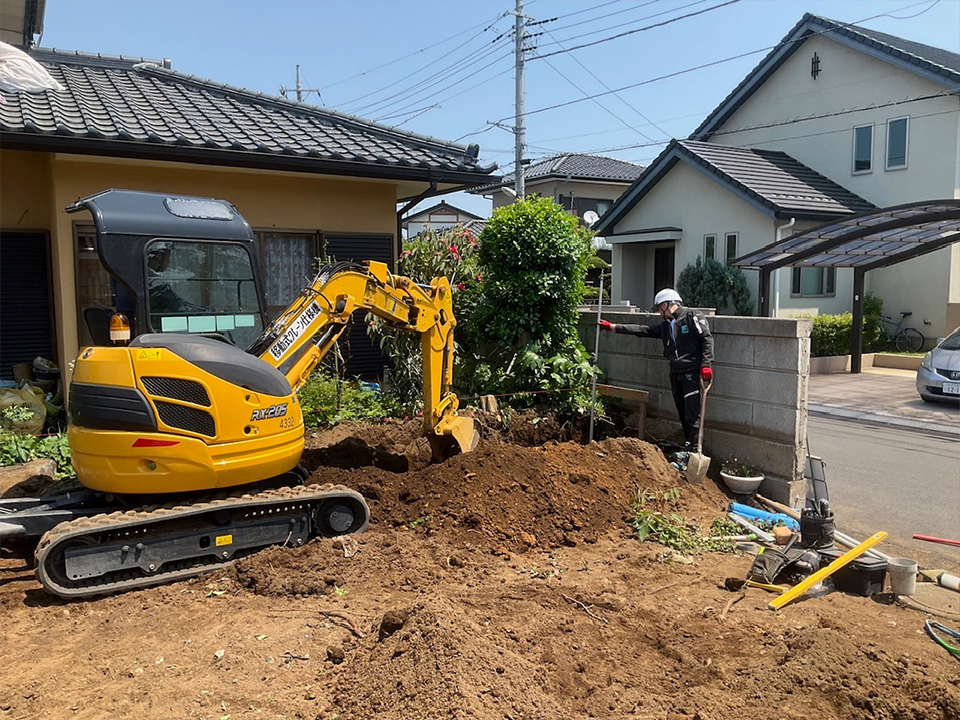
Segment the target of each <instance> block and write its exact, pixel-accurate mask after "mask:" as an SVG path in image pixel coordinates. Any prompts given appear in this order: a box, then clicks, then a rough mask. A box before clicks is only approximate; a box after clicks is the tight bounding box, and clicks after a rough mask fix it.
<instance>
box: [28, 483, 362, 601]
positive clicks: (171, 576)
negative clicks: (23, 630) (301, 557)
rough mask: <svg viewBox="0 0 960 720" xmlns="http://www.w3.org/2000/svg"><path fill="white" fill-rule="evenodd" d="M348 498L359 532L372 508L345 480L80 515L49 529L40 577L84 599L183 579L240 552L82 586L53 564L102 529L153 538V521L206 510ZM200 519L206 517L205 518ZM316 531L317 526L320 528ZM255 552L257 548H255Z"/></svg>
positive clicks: (50, 587)
mask: <svg viewBox="0 0 960 720" xmlns="http://www.w3.org/2000/svg"><path fill="white" fill-rule="evenodd" d="M337 500H340V501H347V502H350V504H351V505H354V506H355V507H359V508H361V509H362V516H360V517H358V518H357V520H356V522H355V523H354V526H353V527H352V528H351V529H350V530H349V531H348V532H349V533H359V532H363V531H364V530H366V529H367V525H368V522H369V517H370V510H369V508H368V507H367V504H366V502H365V501H364V499H363V496H362V495H360V494H359V493H358V492H356V491H355V490H351V489H350V488H347V487H344V486H342V485H331V484H326V485H306V486H298V487H283V488H277V489H271V490H263V491H260V492H256V493H244V494H239V493H238V494H234V495H226V496H214V497H210V498H209V499H207V500H200V501H196V502H190V503H171V504H169V505H154V506H145V507H141V508H137V509H134V510H127V511H117V512H111V513H105V514H102V515H92V516H90V517H85V518H78V519H77V520H71V521H69V522H64V523H61V524H60V525H57V526H56V527H55V528H53V529H52V530H50V531H49V532H47V533H46V534H45V535H44V536H43V537H42V538H41V539H40V543H39V544H38V545H37V550H36V554H35V559H36V574H37V579H38V580H39V581H40V582H41V584H42V585H43V587H44V588H45V589H46V590H47V591H48V592H50V593H53V594H54V595H59V596H61V597H65V598H81V597H89V596H93V595H104V594H109V593H115V592H123V591H125V590H132V589H134V588H142V587H148V586H151V585H160V584H163V583H168V582H173V581H176V580H183V579H185V578H190V577H194V576H196V575H200V574H203V573H206V572H210V571H211V570H216V569H217V568H221V567H224V566H225V565H228V564H230V563H231V562H232V561H233V560H235V559H236V558H237V557H238V556H232V557H230V558H229V559H226V560H223V561H221V562H207V563H204V564H197V565H193V566H190V567H180V568H173V569H171V570H167V571H165V570H163V569H162V568H161V570H160V571H158V572H155V573H151V574H149V575H134V576H132V577H129V578H125V579H121V580H114V581H109V582H102V583H96V582H93V583H91V582H89V581H87V582H86V583H85V584H83V585H82V586H76V587H71V586H66V585H63V584H62V583H61V582H60V581H59V580H58V579H57V577H56V576H57V575H58V574H59V573H57V572H56V571H54V570H52V568H51V567H49V566H48V563H57V562H59V556H60V553H59V550H60V548H61V547H65V546H66V544H68V543H70V542H74V541H77V540H83V539H84V538H91V539H95V538H96V536H98V535H101V534H102V533H116V532H118V531H119V532H131V531H132V532H139V533H140V538H147V539H149V537H150V535H149V526H150V525H151V524H154V523H160V522H167V521H170V520H177V519H180V518H190V517H192V516H200V515H203V514H205V513H210V514H212V513H216V512H218V511H221V510H229V511H238V510H239V511H241V512H243V511H244V510H248V509H249V510H250V511H252V512H259V511H263V510H267V511H270V510H276V511H282V510H284V509H301V510H303V509H306V508H307V507H308V506H310V505H314V506H319V505H322V504H324V503H326V502H329V501H337ZM197 519H200V518H199V517H198V518H197ZM314 530H315V531H316V529H314ZM251 552H255V551H251Z"/></svg>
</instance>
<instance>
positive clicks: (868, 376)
mask: <svg viewBox="0 0 960 720" xmlns="http://www.w3.org/2000/svg"><path fill="white" fill-rule="evenodd" d="M915 380H916V372H915V371H913V370H892V369H887V368H871V369H869V370H867V371H864V372H862V373H858V374H856V375H853V374H850V373H838V374H835V375H811V376H810V383H809V391H808V398H807V411H808V412H809V413H811V414H814V415H832V416H835V417H845V418H850V419H854V420H862V421H864V422H878V423H883V424H886V425H899V426H901V427H907V428H911V427H912V428H915V429H917V430H923V431H926V432H936V433H944V434H947V435H957V436H960V402H954V403H950V404H947V403H936V404H933V403H925V402H924V401H923V400H921V399H920V396H919V395H917V388H916V384H915Z"/></svg>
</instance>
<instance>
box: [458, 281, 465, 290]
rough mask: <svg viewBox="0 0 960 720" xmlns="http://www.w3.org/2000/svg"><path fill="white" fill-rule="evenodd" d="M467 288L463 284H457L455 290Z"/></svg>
mask: <svg viewBox="0 0 960 720" xmlns="http://www.w3.org/2000/svg"><path fill="white" fill-rule="evenodd" d="M466 289H467V286H466V285H464V284H463V283H457V290H466Z"/></svg>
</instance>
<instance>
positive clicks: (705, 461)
mask: <svg viewBox="0 0 960 720" xmlns="http://www.w3.org/2000/svg"><path fill="white" fill-rule="evenodd" d="M711 385H713V378H710V382H708V383H707V384H706V385H704V384H703V378H700V433H699V434H698V435H697V451H696V452H695V453H690V459H689V460H688V461H687V470H686V473H685V475H686V478H687V482H689V483H698V482H701V481H702V480H703V478H704V477H706V475H707V469H708V468H709V467H710V458H708V457H707V456H706V455H704V454H703V424H704V421H705V420H706V414H707V392H708V391H709V390H710V386H711Z"/></svg>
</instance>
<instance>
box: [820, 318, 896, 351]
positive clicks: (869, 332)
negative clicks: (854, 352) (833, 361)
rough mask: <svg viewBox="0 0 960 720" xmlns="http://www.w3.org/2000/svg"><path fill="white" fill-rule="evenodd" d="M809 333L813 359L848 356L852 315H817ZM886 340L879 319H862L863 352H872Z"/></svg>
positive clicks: (850, 343) (851, 339) (851, 341)
mask: <svg viewBox="0 0 960 720" xmlns="http://www.w3.org/2000/svg"><path fill="white" fill-rule="evenodd" d="M811 319H812V320H813V331H812V332H811V333H810V354H811V355H812V356H813V357H829V356H831V355H849V354H850V349H851V346H852V344H853V314H852V313H843V314H842V315H817V316H816V317H814V318H811ZM885 340H886V337H885V334H884V332H883V328H881V326H880V319H879V318H878V317H876V316H874V315H865V316H864V318H863V351H864V352H874V351H876V350H878V349H880V348H881V347H883V344H884V342H885Z"/></svg>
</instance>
